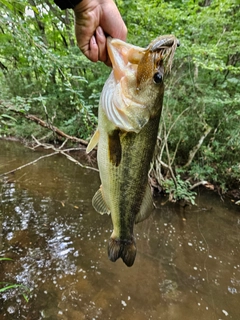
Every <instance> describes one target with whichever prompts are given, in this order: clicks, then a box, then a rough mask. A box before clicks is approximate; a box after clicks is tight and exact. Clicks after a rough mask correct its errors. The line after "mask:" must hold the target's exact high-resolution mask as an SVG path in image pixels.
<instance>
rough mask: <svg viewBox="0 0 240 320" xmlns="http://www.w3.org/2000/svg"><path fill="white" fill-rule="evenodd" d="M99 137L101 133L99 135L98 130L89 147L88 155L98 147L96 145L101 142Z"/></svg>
mask: <svg viewBox="0 0 240 320" xmlns="http://www.w3.org/2000/svg"><path fill="white" fill-rule="evenodd" d="M99 136H100V133H99V130H98V129H97V131H96V132H95V133H94V135H93V136H92V138H91V140H90V142H89V144H88V146H87V150H86V153H89V152H91V151H92V150H93V149H94V148H95V147H96V145H97V144H98V141H99Z"/></svg>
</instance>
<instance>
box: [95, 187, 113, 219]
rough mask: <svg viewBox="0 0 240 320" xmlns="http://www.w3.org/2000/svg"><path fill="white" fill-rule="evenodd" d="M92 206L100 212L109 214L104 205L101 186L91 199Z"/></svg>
mask: <svg viewBox="0 0 240 320" xmlns="http://www.w3.org/2000/svg"><path fill="white" fill-rule="evenodd" d="M92 205H93V208H94V209H95V210H96V211H97V212H98V213H100V214H105V213H107V214H110V210H109V208H108V207H107V205H106V202H105V200H104V198H103V194H102V188H101V187H100V189H99V190H98V191H97V192H96V193H95V195H94V196H93V199H92Z"/></svg>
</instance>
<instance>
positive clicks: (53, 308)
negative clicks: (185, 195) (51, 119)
mask: <svg viewBox="0 0 240 320" xmlns="http://www.w3.org/2000/svg"><path fill="white" fill-rule="evenodd" d="M0 148H1V151H2V152H1V153H0V170H1V171H2V172H3V171H6V170H10V169H11V168H13V167H15V166H17V165H18V159H21V161H20V162H21V163H23V161H26V162H27V161H30V159H34V157H35V158H36V157H38V156H40V155H42V154H39V153H38V154H34V155H33V154H32V152H30V151H26V149H24V148H23V147H22V146H19V145H18V144H15V143H7V142H2V141H0ZM12 158H15V160H14V161H11V162H9V159H12ZM98 186H99V180H98V176H97V174H96V173H94V172H91V171H89V170H82V169H81V168H79V167H76V166H75V165H74V164H72V163H70V162H68V161H67V160H65V159H63V158H61V157H55V158H52V159H51V158H48V159H45V160H43V161H42V162H39V163H38V164H37V165H35V166H33V167H32V168H31V169H30V168H28V169H27V170H26V171H22V172H18V173H17V174H15V175H12V176H11V177H8V178H7V179H5V180H4V181H3V183H2V186H1V207H0V256H7V257H11V258H12V259H13V261H4V262H0V281H5V282H10V283H19V284H22V285H24V286H27V287H28V288H29V290H30V292H29V293H28V295H29V298H30V299H29V302H28V303H27V302H26V301H25V300H24V297H23V296H22V294H21V293H22V291H21V290H22V288H21V287H19V288H16V289H14V290H10V291H7V292H4V293H2V294H1V293H0V319H7V320H8V319H11V320H12V319H14V320H17V319H31V320H34V319H52V320H55V319H61V320H65V319H67V320H69V319H71V320H75V319H78V320H79V319H80V320H81V319H89V320H93V319H104V320H105V319H118V320H120V319H124V320H128V319H131V320H132V319H137V320H143V319H144V320H146V319H164V320H166V319H167V320H168V319H169V320H175V319H176V320H190V319H199V320H203V319H209V320H211V319H213V320H216V319H226V318H228V319H236V320H237V319H239V313H240V306H239V303H238V301H239V294H240V260H239V256H240V255H239V254H240V252H239V251H240V243H239V240H240V236H239V228H240V223H239V221H240V215H239V208H238V207H237V206H233V205H232V206H231V204H228V203H227V202H226V203H221V201H220V199H219V198H218V197H217V196H216V197H215V196H214V195H212V194H210V195H205V196H202V197H200V199H199V200H198V207H193V208H189V209H188V210H187V211H186V213H185V216H184V218H186V220H185V219H183V215H182V212H181V208H178V207H177V206H173V205H167V206H163V207H162V206H161V203H160V201H159V203H158V208H159V209H157V210H156V211H155V212H154V213H153V215H152V216H151V217H150V218H149V219H148V220H146V221H145V222H143V223H141V224H139V225H137V226H136V229H135V231H136V234H135V235H136V238H137V245H138V254H137V258H136V262H135V264H134V266H133V267H132V268H127V267H126V266H125V265H124V264H123V263H122V261H117V262H116V263H112V262H110V261H108V259H107V253H106V246H107V241H108V238H109V236H110V234H111V229H112V226H111V221H110V219H109V217H107V216H100V215H98V214H96V213H95V211H94V210H93V209H92V206H91V198H92V195H93V194H94V192H95V191H96V190H97V189H98Z"/></svg>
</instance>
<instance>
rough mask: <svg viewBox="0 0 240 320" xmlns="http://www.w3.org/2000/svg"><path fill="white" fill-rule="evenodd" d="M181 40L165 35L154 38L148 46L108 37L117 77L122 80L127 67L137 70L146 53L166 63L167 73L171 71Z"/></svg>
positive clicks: (111, 58)
mask: <svg viewBox="0 0 240 320" xmlns="http://www.w3.org/2000/svg"><path fill="white" fill-rule="evenodd" d="M179 46H180V41H179V40H178V39H177V38H176V37H175V36H174V35H163V36H159V37H157V38H156V39H154V40H153V41H152V42H151V43H150V44H149V45H148V46H147V48H142V47H138V46H134V45H132V44H128V43H126V42H124V41H122V40H119V39H114V38H111V37H108V39H107V48H108V54H109V57H110V60H111V62H112V66H113V72H114V76H115V79H116V80H117V81H120V79H121V78H122V77H124V75H125V74H126V69H129V67H131V68H130V69H131V70H132V71H135V72H136V69H137V66H138V64H139V62H140V61H141V59H142V58H143V56H144V55H145V54H146V53H150V54H152V55H153V56H155V59H160V57H161V59H162V60H163V63H164V69H165V70H164V71H165V74H166V73H169V72H170V71H171V67H172V61H173V56H174V53H175V50H176V48H177V47H179Z"/></svg>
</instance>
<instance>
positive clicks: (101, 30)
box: [97, 26, 104, 36]
mask: <svg viewBox="0 0 240 320" xmlns="http://www.w3.org/2000/svg"><path fill="white" fill-rule="evenodd" d="M97 33H98V34H99V35H100V36H104V32H103V29H102V28H101V27H100V26H98V27H97Z"/></svg>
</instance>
